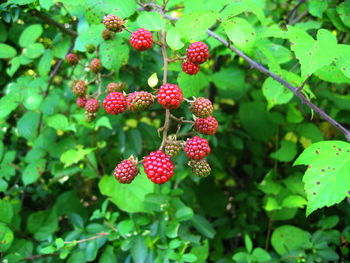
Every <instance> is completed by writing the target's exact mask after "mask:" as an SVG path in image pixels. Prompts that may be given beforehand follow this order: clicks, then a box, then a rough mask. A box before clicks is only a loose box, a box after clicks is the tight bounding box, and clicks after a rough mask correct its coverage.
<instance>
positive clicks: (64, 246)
mask: <svg viewBox="0 0 350 263" xmlns="http://www.w3.org/2000/svg"><path fill="white" fill-rule="evenodd" d="M164 2H167V6H166V12H165V15H163V14H162V10H161V9H160V8H161V6H162V5H163V4H164ZM298 3H300V5H298ZM139 4H145V5H144V6H143V7H141V6H140V5H139ZM155 5H158V7H155ZM297 5H298V6H297ZM295 6H297V8H296V9H294V7H295ZM141 9H143V10H141ZM151 9H152V10H151ZM146 10H151V11H146ZM107 14H115V15H117V16H119V17H121V18H122V19H124V21H125V22H126V23H125V26H126V27H127V28H128V29H129V30H130V31H134V30H136V29H138V28H140V27H143V28H145V29H147V30H150V31H152V34H153V37H154V40H155V43H154V45H153V48H152V49H150V50H147V51H144V52H137V51H135V50H134V49H133V48H132V47H131V46H130V44H129V37H130V33H129V32H127V31H126V30H123V32H121V33H117V34H116V36H115V37H114V38H113V39H111V40H104V39H103V37H102V32H103V30H104V29H105V27H104V26H103V24H102V23H101V21H102V19H103V17H104V16H105V15H107ZM349 14H350V1H349V0H346V1H337V0H327V1H322V0H310V1H297V0H292V1H282V0H241V1H230V0H215V1H214V0H213V1H212V0H210V1H209V0H186V1H184V0H170V1H162V0H157V1H148V0H147V1H134V0H128V1H126V0H107V1H94V0H77V1H68V0H61V1H57V0H11V1H7V2H5V3H2V4H0V18H1V21H0V59H1V60H0V71H1V78H0V85H1V87H2V89H1V98H0V127H1V129H0V138H1V140H0V193H1V196H0V197H1V198H0V261H1V262H9V263H12V262H13V263H16V262H25V261H33V262H38V263H46V262H68V263H70V262H72V263H73V262H74V263H80V262H82V263H83V262H99V263H110V262H137V263H148V262H154V263H163V262H197V263H204V262H217V263H226V262H232V261H233V262H270V263H275V262H287V263H289V262H349V258H350V249H349V244H350V227H349V225H350V220H349V215H350V206H349V194H350V192H349V191H350V174H349V171H350V163H349V162H350V161H349V160H350V159H349V151H350V146H349V143H347V142H345V141H344V137H343V136H342V135H341V134H340V133H339V132H338V131H337V130H336V129H335V128H334V126H332V125H331V124H330V123H329V122H326V121H325V120H323V119H322V118H320V116H319V115H318V114H317V112H314V111H313V110H310V109H309V108H308V107H307V106H306V105H305V103H300V101H299V99H298V98H297V97H296V96H295V94H294V93H293V92H291V91H290V90H289V89H287V88H286V87H285V86H284V85H282V84H281V83H280V82H278V81H276V80H275V79H273V78H272V77H271V76H267V75H266V74H264V73H262V72H259V71H257V70H255V69H252V67H251V65H250V64H249V63H247V62H246V61H245V60H244V59H243V58H242V57H240V56H238V55H237V54H235V53H233V52H232V51H231V50H230V49H229V48H227V47H226V46H224V45H223V44H222V42H220V41H218V40H217V39H215V38H213V37H209V36H208V31H207V30H208V29H210V30H212V31H213V32H214V33H215V34H217V35H218V36H219V37H221V38H222V39H223V40H225V41H228V42H229V44H230V45H231V46H233V47H235V48H236V49H238V50H240V51H243V52H244V53H245V54H247V55H248V56H249V57H250V58H252V59H253V60H254V61H255V62H256V63H258V64H259V65H261V66H264V67H265V68H267V69H268V70H269V71H270V72H272V73H274V74H276V75H278V76H279V77H281V78H282V79H283V80H285V81H286V82H288V83H289V84H291V85H292V86H293V87H296V88H298V87H301V86H302V87H303V88H302V89H300V90H299V92H300V94H302V95H303V96H305V98H306V99H308V100H310V101H311V102H312V103H314V104H315V105H318V106H319V107H320V108H322V109H324V110H325V112H327V113H329V115H330V117H331V118H333V119H335V120H337V121H339V123H342V124H344V127H349V125H350V120H349V118H348V115H349V111H350V110H349V99H350V97H349V95H348V93H349V87H348V86H349V83H350V46H349V32H350V16H349ZM169 16H172V17H173V18H174V19H172V21H170V20H169V19H168V18H169ZM42 17H45V19H42ZM52 21H55V22H52ZM55 23H56V24H55ZM57 23H58V25H61V27H58V26H57ZM163 31H165V32H166V36H165V40H166V44H167V47H166V48H167V50H166V52H167V56H168V57H169V64H168V68H166V69H167V71H168V82H169V83H177V84H178V85H179V87H180V88H181V89H182V90H183V94H184V96H185V97H186V98H187V99H188V100H193V99H194V98H193V97H208V98H210V100H211V101H212V102H213V104H214V108H215V112H214V116H215V117H216V118H217V120H218V121H219V126H220V128H219V130H218V132H217V134H215V136H212V137H209V136H208V137H206V138H207V139H208V140H209V143H210V145H211V149H212V153H211V155H209V157H208V162H209V163H210V164H211V166H212V167H211V168H212V174H211V175H210V176H209V177H207V178H198V177H196V176H195V175H193V174H192V173H191V170H190V169H189V167H188V165H187V161H188V160H187V159H186V157H185V154H184V153H183V152H181V153H180V154H179V156H177V157H175V158H173V160H174V163H175V164H176V170H175V175H174V176H173V177H172V178H171V180H170V181H169V182H167V183H165V184H164V185H155V184H153V183H152V182H151V181H150V180H149V179H148V178H147V175H146V174H145V173H144V171H143V169H142V168H141V173H140V174H139V175H138V176H137V177H136V178H135V180H134V181H133V182H132V183H131V184H119V183H118V182H117V181H116V180H115V179H114V177H113V169H114V167H115V166H116V165H117V164H118V163H119V162H120V161H121V160H123V159H125V158H129V156H130V155H134V157H137V158H138V161H139V162H142V158H143V157H144V156H146V155H147V154H148V153H149V152H151V151H154V150H155V149H158V148H159V145H160V142H161V139H160V138H159V136H158V133H160V132H161V131H162V129H161V128H162V126H163V121H164V114H163V113H164V110H163V109H162V108H161V107H160V105H159V104H157V103H155V105H154V106H153V107H152V108H151V109H150V110H149V111H144V112H141V113H130V112H127V113H125V114H121V115H117V116H112V115H107V114H106V113H105V112H104V109H103V108H102V107H101V108H102V109H100V110H99V111H98V112H97V118H96V119H95V120H94V121H93V122H91V123H87V122H86V121H85V120H84V110H83V109H79V108H78V107H77V105H76V102H75V100H76V97H75V96H74V95H73V93H72V91H71V86H72V83H73V81H74V80H75V79H78V80H80V79H84V80H86V81H87V82H89V87H88V90H89V93H90V94H93V93H95V92H97V93H98V92H99V91H100V92H101V94H102V95H101V97H100V99H101V101H102V100H103V98H104V97H105V95H106V93H105V87H106V86H107V85H108V84H109V83H111V82H117V83H124V84H125V88H124V92H125V93H126V94H127V93H130V92H134V91H137V90H146V91H149V92H155V91H156V89H157V88H158V87H159V86H160V85H161V83H162V81H161V79H162V77H163V70H164V64H163V57H162V52H161V47H160V45H159V44H160V42H161V41H162V39H161V37H160V35H161V32H163ZM72 32H73V33H72ZM195 41H203V42H205V43H206V44H207V45H208V46H209V51H210V59H209V60H208V61H207V62H206V63H204V64H202V65H201V69H200V72H199V73H198V74H196V75H187V74H185V73H184V72H182V70H181V59H182V58H183V56H184V55H185V54H186V48H187V47H188V45H189V44H190V43H193V42H195ZM88 45H93V46H94V47H95V50H98V51H97V52H96V51H94V52H92V53H88V52H87V46H88ZM68 52H74V53H76V54H78V56H79V60H80V62H79V64H78V65H77V66H76V68H73V67H71V66H70V65H69V64H68V63H66V62H65V61H64V58H65V56H66V54H67V53H68ZM97 56H98V57H99V58H100V59H101V61H102V64H103V70H102V72H101V74H102V76H103V78H102V82H101V84H100V85H101V86H100V88H101V90H99V87H98V85H96V84H95V83H94V80H95V79H96V78H99V77H97V75H95V74H92V72H90V71H89V69H88V68H89V63H90V61H91V60H92V59H94V58H96V57H97ZM183 104H185V102H183ZM172 114H174V115H175V116H177V117H180V116H184V117H185V118H186V119H189V118H191V115H192V114H191V112H190V111H189V109H188V107H185V106H182V107H181V108H179V109H177V110H174V111H172ZM170 128H171V130H172V131H176V128H177V125H176V123H175V121H172V122H171V127H170ZM188 134H189V136H192V135H194V133H193V130H192V125H191V124H186V125H184V127H183V129H182V130H181V131H180V134H179V136H181V137H182V138H186V137H188V136H187V135H188ZM293 162H294V163H293Z"/></svg>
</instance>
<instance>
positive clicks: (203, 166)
mask: <svg viewBox="0 0 350 263" xmlns="http://www.w3.org/2000/svg"><path fill="white" fill-rule="evenodd" d="M189 165H190V166H191V170H192V173H194V174H195V175H197V176H199V177H207V176H208V175H209V174H210V172H211V168H210V164H209V163H208V162H207V161H206V160H205V159H201V160H197V161H193V160H192V161H190V162H189Z"/></svg>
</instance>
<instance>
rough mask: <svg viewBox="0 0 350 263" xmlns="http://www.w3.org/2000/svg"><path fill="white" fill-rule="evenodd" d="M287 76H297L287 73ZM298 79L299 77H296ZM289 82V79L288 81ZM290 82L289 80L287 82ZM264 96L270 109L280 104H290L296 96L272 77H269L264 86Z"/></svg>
mask: <svg viewBox="0 0 350 263" xmlns="http://www.w3.org/2000/svg"><path fill="white" fill-rule="evenodd" d="M285 74H286V75H287V76H296V75H295V74H293V73H291V72H286V73H285ZM296 77H298V76H296ZM286 80H287V79H286ZM287 81H288V80H287ZM262 91H263V94H264V96H265V98H266V100H267V102H268V108H269V109H271V108H272V107H273V106H275V105H278V104H286V103H288V102H289V101H290V100H291V99H292V98H293V96H294V93H293V92H291V91H290V90H289V89H287V88H286V87H285V86H283V85H282V84H280V83H279V82H277V81H276V80H274V79H273V78H271V77H268V78H267V79H266V80H265V81H264V84H263V86H262Z"/></svg>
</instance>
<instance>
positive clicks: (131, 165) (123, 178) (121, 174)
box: [113, 158, 140, 184]
mask: <svg viewBox="0 0 350 263" xmlns="http://www.w3.org/2000/svg"><path fill="white" fill-rule="evenodd" d="M139 171H140V170H139V167H138V166H137V162H135V161H134V160H133V158H132V159H128V160H123V161H121V162H120V163H119V164H118V165H117V166H116V167H115V168H114V173H113V174H114V178H115V179H116V180H117V181H118V182H119V183H122V184H130V183H131V182H132V181H133V180H134V178H135V177H136V175H137V174H138V173H139Z"/></svg>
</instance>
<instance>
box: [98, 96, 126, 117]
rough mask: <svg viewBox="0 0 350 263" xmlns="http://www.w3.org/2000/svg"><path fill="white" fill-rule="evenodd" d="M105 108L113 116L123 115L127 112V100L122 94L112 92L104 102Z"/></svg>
mask: <svg viewBox="0 0 350 263" xmlns="http://www.w3.org/2000/svg"><path fill="white" fill-rule="evenodd" d="M103 108H105V110H106V112H107V113H109V114H112V115H116V114H119V113H123V112H124V111H125V110H126V99H125V96H124V94H123V93H121V92H112V93H109V94H108V95H107V97H106V98H105V99H104V100H103Z"/></svg>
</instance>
